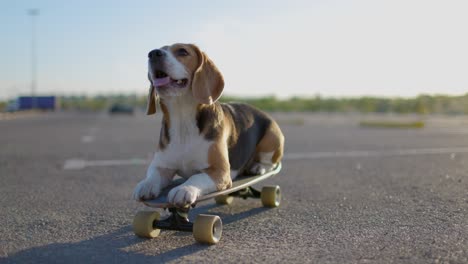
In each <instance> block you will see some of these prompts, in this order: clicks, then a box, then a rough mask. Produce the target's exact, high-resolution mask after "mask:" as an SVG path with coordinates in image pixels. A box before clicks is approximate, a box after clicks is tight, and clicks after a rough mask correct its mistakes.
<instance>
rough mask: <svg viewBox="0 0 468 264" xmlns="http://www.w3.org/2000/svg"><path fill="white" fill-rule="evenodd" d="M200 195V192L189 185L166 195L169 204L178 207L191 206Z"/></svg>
mask: <svg viewBox="0 0 468 264" xmlns="http://www.w3.org/2000/svg"><path fill="white" fill-rule="evenodd" d="M200 195H201V190H200V189H199V188H197V187H194V186H190V185H180V186H177V187H175V188H174V189H172V190H171V191H170V192H169V194H168V195H167V199H168V201H169V203H171V204H173V205H176V206H178V207H184V206H187V205H191V204H193V203H194V202H195V201H196V200H197V198H198V197H200Z"/></svg>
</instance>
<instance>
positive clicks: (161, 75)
mask: <svg viewBox="0 0 468 264" xmlns="http://www.w3.org/2000/svg"><path fill="white" fill-rule="evenodd" d="M154 77H155V78H154V79H153V85H154V86H156V87H163V86H167V87H176V88H184V87H185V86H186V85H187V82H188V79H186V78H184V79H179V80H175V79H172V78H171V77H169V75H167V74H166V73H165V72H163V71H156V72H155V73H154Z"/></svg>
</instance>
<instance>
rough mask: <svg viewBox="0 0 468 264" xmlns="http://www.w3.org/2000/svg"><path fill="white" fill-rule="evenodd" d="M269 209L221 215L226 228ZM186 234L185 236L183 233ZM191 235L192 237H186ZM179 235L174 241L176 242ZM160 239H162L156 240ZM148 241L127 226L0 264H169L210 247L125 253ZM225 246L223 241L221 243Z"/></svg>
mask: <svg viewBox="0 0 468 264" xmlns="http://www.w3.org/2000/svg"><path fill="white" fill-rule="evenodd" d="M215 207H217V205H206V206H202V207H199V208H195V209H194V210H193V213H194V214H198V213H201V212H207V211H208V210H209V209H211V208H215ZM266 210H268V209H266V208H263V207H260V208H253V209H251V210H248V211H245V212H242V213H239V214H234V215H230V214H218V215H219V216H220V217H221V218H222V220H223V224H224V225H228V224H231V223H233V222H236V221H239V220H242V219H244V218H247V217H250V216H254V215H257V214H259V213H262V212H265V211H266ZM180 233H182V232H180ZM183 234H185V235H191V234H190V233H183ZM177 236H178V235H176V236H174V237H172V238H170V239H174V238H175V239H176V238H177ZM156 239H158V238H156ZM145 240H146V239H142V238H138V237H136V236H134V235H133V232H132V227H131V226H130V225H129V226H125V227H122V228H120V229H117V230H115V231H114V232H112V233H109V234H105V235H102V236H97V237H94V238H91V239H88V240H83V241H80V242H71V243H53V244H49V245H45V246H39V247H34V248H29V249H25V250H22V251H19V252H17V253H15V254H12V255H10V256H8V257H4V258H2V257H0V263H111V262H112V263H114V262H116V263H122V262H124V263H125V262H131V263H143V262H145V263H150V262H155V261H156V262H161V261H164V262H167V261H172V260H176V259H178V258H181V257H184V256H188V255H191V254H194V253H196V252H199V251H202V250H205V249H207V248H209V247H210V246H207V245H202V244H198V243H196V242H194V243H193V244H190V245H186V246H183V247H179V248H174V249H171V250H168V251H166V252H163V253H161V254H159V255H156V256H149V255H145V254H143V253H139V252H133V251H125V250H123V249H125V248H127V247H129V246H132V245H134V244H137V243H142V242H144V241H145ZM221 243H222V241H221Z"/></svg>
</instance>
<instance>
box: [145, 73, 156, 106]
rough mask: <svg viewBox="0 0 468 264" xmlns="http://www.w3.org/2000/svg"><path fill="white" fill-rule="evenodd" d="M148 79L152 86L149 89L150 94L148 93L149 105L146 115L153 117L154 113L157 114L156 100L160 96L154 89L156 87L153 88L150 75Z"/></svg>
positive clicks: (147, 104)
mask: <svg viewBox="0 0 468 264" xmlns="http://www.w3.org/2000/svg"><path fill="white" fill-rule="evenodd" d="M148 79H149V81H150V83H151V85H150V88H149V92H148V99H147V103H146V114H147V115H152V114H154V113H156V100H157V99H158V98H157V97H158V95H157V94H156V90H155V89H154V86H153V82H152V81H151V78H149V75H148Z"/></svg>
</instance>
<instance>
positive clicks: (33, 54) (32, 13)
mask: <svg viewBox="0 0 468 264" xmlns="http://www.w3.org/2000/svg"><path fill="white" fill-rule="evenodd" d="M28 15H29V16H30V17H31V108H32V109H34V108H36V107H37V104H36V103H37V101H36V89H37V54H36V17H37V16H39V9H37V8H32V9H29V10H28Z"/></svg>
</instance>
